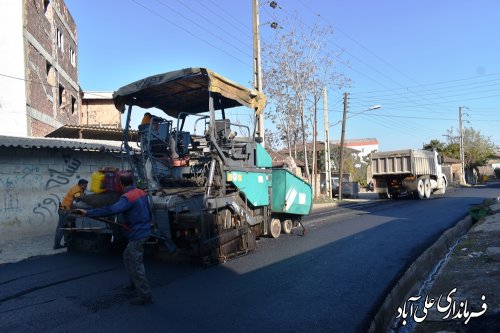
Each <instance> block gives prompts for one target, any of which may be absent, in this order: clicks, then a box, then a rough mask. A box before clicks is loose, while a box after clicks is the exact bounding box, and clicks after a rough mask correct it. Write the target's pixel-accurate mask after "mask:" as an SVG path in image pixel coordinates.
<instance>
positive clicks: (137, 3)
mask: <svg viewBox="0 0 500 333" xmlns="http://www.w3.org/2000/svg"><path fill="white" fill-rule="evenodd" d="M131 1H132V2H134V3H135V4H136V5H138V6H140V7H142V8H144V9H145V10H146V11H148V12H149V13H151V14H153V15H155V16H158V17H159V18H161V19H162V20H164V21H166V22H168V23H169V24H172V25H174V26H176V27H177V28H179V29H181V30H183V31H184V32H185V33H187V34H189V35H191V36H192V37H194V38H196V39H198V40H200V41H202V42H203V43H205V44H207V45H209V46H210V47H213V48H214V49H217V50H219V51H220V52H222V53H224V54H226V55H228V56H229V57H231V58H233V59H235V60H237V61H238V62H240V63H241V64H243V65H245V66H248V67H250V68H253V67H252V65H250V64H248V63H246V62H243V61H242V60H241V59H240V58H238V57H236V56H234V55H232V54H230V53H228V52H227V51H226V50H224V49H222V48H220V47H218V46H216V45H214V44H212V43H209V42H208V41H207V40H205V39H203V38H201V37H199V36H197V35H195V34H194V33H192V32H191V31H189V30H186V29H184V28H183V27H181V26H180V25H178V24H176V23H174V22H172V21H170V20H169V19H167V18H166V17H165V16H163V15H161V14H159V13H157V12H155V11H153V10H152V9H151V8H149V7H147V6H145V5H143V4H141V3H139V2H138V1H137V0H131Z"/></svg>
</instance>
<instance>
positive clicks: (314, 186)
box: [312, 93, 318, 199]
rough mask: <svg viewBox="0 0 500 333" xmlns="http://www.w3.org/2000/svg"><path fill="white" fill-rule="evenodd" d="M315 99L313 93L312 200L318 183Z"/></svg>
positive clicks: (316, 193) (316, 111)
mask: <svg viewBox="0 0 500 333" xmlns="http://www.w3.org/2000/svg"><path fill="white" fill-rule="evenodd" d="M317 104H318V103H317V98H316V93H314V124H313V160H312V181H313V184H314V185H313V193H314V198H315V199H316V198H317V197H318V182H317V179H316V175H317V172H316V171H317V169H318V166H317V164H318V153H317V150H318V147H317V139H318V108H317Z"/></svg>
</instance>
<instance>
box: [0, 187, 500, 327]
mask: <svg viewBox="0 0 500 333" xmlns="http://www.w3.org/2000/svg"><path fill="white" fill-rule="evenodd" d="M499 195H500V193H499ZM376 198H377V197H376V194H374V193H366V194H361V195H360V198H359V199H351V200H346V203H347V204H363V203H367V202H371V201H373V200H376ZM325 206H333V205H331V204H326V205H325V204H324V205H316V206H315V209H317V208H321V207H323V208H324V207H325ZM490 213H492V214H493V216H494V217H493V218H492V221H493V222H491V221H490V222H489V223H490V224H491V227H489V228H487V229H486V232H489V233H498V234H499V235H500V203H498V204H496V205H495V204H493V205H492V209H491V212H490ZM495 216H496V217H495ZM490 220H491V218H490ZM481 223H483V221H480V222H478V223H477V224H478V225H479V224H481ZM472 224H473V223H472V221H471V219H470V218H469V219H467V218H466V219H465V220H463V221H461V222H460V223H458V224H457V225H456V226H455V227H453V228H451V229H450V230H448V231H447V232H446V233H444V234H443V236H442V237H441V238H440V239H439V240H438V241H436V242H435V243H434V244H433V245H432V246H431V247H430V248H429V249H428V250H427V251H426V252H425V253H424V254H423V255H422V256H421V257H420V258H419V259H417V261H416V265H412V267H410V269H409V270H408V271H407V272H406V273H405V275H404V276H403V277H402V278H401V280H400V282H399V283H398V284H397V285H396V286H395V288H394V289H393V290H392V291H391V293H390V294H389V295H388V297H387V299H386V301H385V302H384V305H383V306H382V308H381V309H380V310H379V311H378V313H377V315H376V317H375V318H374V320H373V322H372V328H371V329H370V331H371V332H383V331H385V330H384V329H381V328H382V327H389V325H392V330H393V332H411V331H412V330H415V329H416V330H417V331H418V324H415V323H413V325H410V324H408V325H402V320H403V318H402V317H401V318H399V321H395V320H394V319H395V318H394V314H396V313H397V311H395V309H398V307H402V305H403V304H401V302H400V300H401V299H404V298H405V297H406V298H407V297H408V295H409V294H411V293H412V292H414V290H415V289H414V288H415V284H417V285H418V284H419V283H422V281H423V280H425V279H426V278H427V276H428V274H429V272H430V271H432V269H433V268H435V267H436V265H437V264H438V262H439V261H436V254H438V258H440V259H441V258H442V257H443V256H444V255H446V252H448V250H449V247H450V246H451V245H455V246H456V245H457V244H456V241H457V240H458V239H459V238H460V237H463V235H464V234H467V232H474V231H473V229H474V228H473V229H470V227H471V226H472ZM53 237H54V236H53V234H48V235H43V236H39V237H33V238H30V239H20V240H16V241H13V242H8V243H6V244H4V245H3V246H2V248H0V264H5V263H15V262H19V261H22V260H25V259H28V258H33V257H37V256H47V255H53V254H57V253H61V252H65V251H66V249H64V248H63V249H59V250H53V249H52V244H53ZM475 239H477V237H476V238H475ZM497 239H498V238H497ZM468 246H469V247H471V248H472V247H474V246H473V245H470V244H469V245H468ZM497 246H499V247H500V244H497ZM491 253H495V252H491V251H490V252H488V253H486V252H485V253H481V254H479V255H477V254H476V257H478V256H479V257H480V256H482V257H483V259H484V260H487V261H489V262H492V261H493V262H494V267H496V268H498V267H499V266H500V264H499V263H498V261H495V259H492V258H489V257H488V256H489V255H490V256H491ZM447 260H449V258H448V259H447ZM417 266H418V267H419V269H416V268H415V267H417ZM455 270H456V267H455ZM453 273H454V274H456V271H454V272H453ZM447 274H450V271H449V270H447V266H446V265H442V267H441V269H440V270H439V272H438V273H437V274H435V275H434V276H433V279H434V280H438V279H439V278H440V276H444V275H447ZM469 281H470V285H471V288H470V289H471V290H473V289H474V288H473V287H472V285H473V284H475V283H477V281H474V280H473V279H470V280H469ZM481 283H484V279H483V280H482V281H481ZM491 283H492V284H498V277H497V276H496V275H494V274H493V275H492V281H491ZM451 287H452V286H450V288H451ZM476 287H477V286H476ZM462 288H463V289H464V286H463V285H462ZM476 289H477V288H476ZM417 290H418V288H417ZM450 290H451V289H450ZM410 296H411V295H410ZM461 296H462V297H465V298H467V296H468V295H467V288H466V287H465V290H462V295H461ZM488 296H489V297H488V299H487V300H486V302H487V304H488V305H489V306H488V312H487V313H485V314H484V317H485V318H486V317H487V318H491V316H492V315H493V316H494V317H495V316H496V317H498V318H500V299H499V298H500V295H497V296H496V297H497V298H495V296H494V295H493V296H491V295H488ZM470 297H471V298H472V297H476V295H470ZM476 313H477V312H476ZM406 317H407V318H406ZM404 319H406V320H407V322H411V320H412V318H411V316H405V318H404ZM480 320H481V318H480V317H478V318H471V322H473V321H476V322H478V321H480ZM455 321H457V322H458V321H459V319H455ZM498 321H500V319H499V320H498ZM442 322H443V329H445V328H446V327H447V326H446V325H449V323H446V322H445V321H443V320H442ZM463 322H464V318H462V319H461V321H460V322H459V323H457V325H459V326H460V327H461V331H460V332H473V330H467V329H468V327H471V328H472V327H476V328H477V326H474V325H469V326H466V325H464V324H463ZM434 325H435V326H434V327H439V325H440V322H439V320H435V321H434ZM497 325H500V324H499V323H497ZM405 326H407V327H405ZM408 327H412V328H411V329H412V330H410V329H409V328H408ZM492 327H497V328H498V327H499V326H492ZM433 331H435V330H433ZM492 332H493V331H492Z"/></svg>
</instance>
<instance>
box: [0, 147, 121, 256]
mask: <svg viewBox="0 0 500 333" xmlns="http://www.w3.org/2000/svg"><path fill="white" fill-rule="evenodd" d="M106 166H111V167H117V168H121V160H120V158H117V157H113V156H112V155H110V154H108V153H102V152H93V151H79V150H72V149H55V148H31V147H30V148H21V147H18V148H14V147H8V148H6V147H2V148H0V248H1V245H2V244H3V243H4V242H6V241H11V240H16V239H21V238H29V237H32V236H33V237H36V236H41V235H45V234H49V233H54V232H55V228H56V226H57V221H58V218H59V216H58V214H57V210H58V207H59V202H60V201H62V199H63V198H64V196H65V195H66V192H67V191H68V190H69V189H70V187H71V186H73V185H75V184H76V183H77V182H78V180H79V179H82V178H84V179H87V180H88V181H89V182H90V177H91V175H92V173H93V172H94V171H97V170H99V169H100V168H103V167H106ZM89 185H90V184H89ZM89 188H90V186H89Z"/></svg>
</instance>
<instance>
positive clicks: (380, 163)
mask: <svg viewBox="0 0 500 333" xmlns="http://www.w3.org/2000/svg"><path fill="white" fill-rule="evenodd" d="M371 170H372V175H373V176H385V175H415V176H418V175H436V174H437V170H436V163H435V153H434V152H432V151H427V150H414V149H405V150H395V151H387V152H377V153H373V154H372V158H371Z"/></svg>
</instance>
